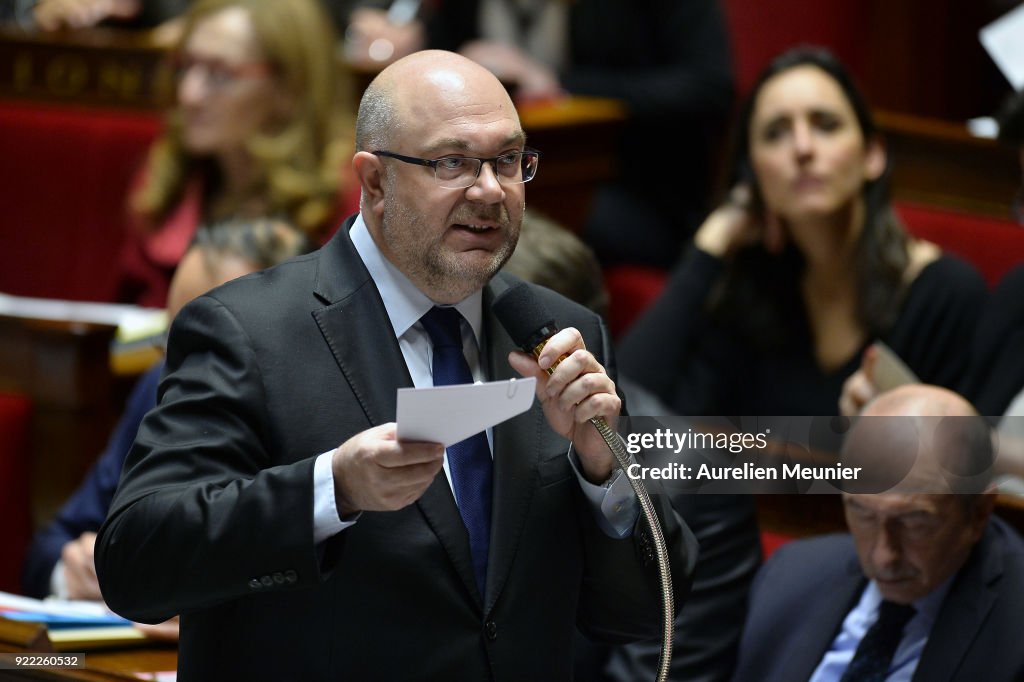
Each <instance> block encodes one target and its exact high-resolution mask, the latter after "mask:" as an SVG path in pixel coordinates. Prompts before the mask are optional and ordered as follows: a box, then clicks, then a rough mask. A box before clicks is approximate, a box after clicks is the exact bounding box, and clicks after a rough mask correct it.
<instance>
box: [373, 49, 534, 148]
mask: <svg viewBox="0 0 1024 682" xmlns="http://www.w3.org/2000/svg"><path fill="white" fill-rule="evenodd" d="M453 99H454V100H455V101H458V100H460V99H464V100H465V104H466V105H467V106H472V103H473V102H475V101H480V100H488V101H492V102H493V101H498V102H500V103H501V104H502V105H503V106H507V108H508V110H509V111H511V112H513V113H514V112H515V107H514V105H513V104H512V100H511V98H510V97H509V96H508V92H507V91H506V90H505V87H504V86H503V85H502V84H501V82H500V81H499V80H498V79H497V78H495V77H494V74H492V73H491V72H490V71H488V70H487V69H485V68H484V67H482V66H480V65H479V64H477V63H476V62H474V61H472V60H470V59H467V58H465V57H463V56H461V55H458V54H456V53H454V52H445V51H443V50H423V51H422V52H415V53H413V54H411V55H409V56H407V57H403V58H402V59H399V60H398V61H396V62H395V63H393V64H391V65H390V66H388V67H387V68H385V69H384V70H383V71H381V72H380V73H379V74H377V77H376V78H374V79H373V81H372V82H371V83H370V85H369V86H368V87H367V88H366V91H365V92H364V93H363V97H362V100H360V102H359V113H358V114H357V116H356V149H357V150H359V151H374V150H377V149H388V148H390V147H391V146H393V144H394V139H395V137H396V135H402V134H403V133H405V132H407V131H408V127H409V124H410V122H412V121H416V120H418V116H417V110H423V109H430V108H432V107H436V106H439V105H440V104H441V103H442V102H451V101H452V100H453Z"/></svg>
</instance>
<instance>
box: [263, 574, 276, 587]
mask: <svg viewBox="0 0 1024 682" xmlns="http://www.w3.org/2000/svg"><path fill="white" fill-rule="evenodd" d="M260 582H261V583H263V586H264V587H271V586H273V584H274V579H273V578H271V577H270V576H269V575H265V576H263V577H262V578H260Z"/></svg>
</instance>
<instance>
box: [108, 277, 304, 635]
mask: <svg viewBox="0 0 1024 682" xmlns="http://www.w3.org/2000/svg"><path fill="white" fill-rule="evenodd" d="M159 398H160V401H159V405H158V407H157V408H156V409H155V410H154V411H153V412H151V413H150V414H149V415H147V417H146V419H145V420H144V421H143V423H142V425H141V427H140V429H139V433H138V437H137V439H136V442H135V445H134V446H133V447H132V450H131V452H130V453H129V455H128V458H127V461H126V462H125V469H124V473H123V476H122V480H121V483H120V486H119V488H118V491H117V494H116V495H115V497H114V501H113V504H112V507H111V511H110V515H109V517H108V519H107V521H106V523H105V524H104V525H103V527H102V528H101V529H100V533H99V537H98V539H97V544H96V569H97V574H98V576H99V579H100V586H101V589H102V591H103V596H104V599H105V600H106V601H107V603H108V604H109V605H110V606H111V608H113V609H114V610H115V611H117V612H118V613H120V614H122V615H124V616H126V617H128V618H131V619H132V620H136V621H141V622H159V621H161V620H163V619H166V618H168V617H170V616H173V615H175V614H177V613H179V612H185V611H188V610H190V609H196V608H200V607H204V606H208V605H211V604H215V603H219V602H222V601H225V600H229V599H232V598H235V597H239V596H241V595H244V594H248V593H250V592H251V590H252V589H254V588H255V587H254V586H253V585H252V584H251V583H252V581H253V580H254V579H257V580H258V579H259V577H261V576H281V578H282V581H283V580H284V578H285V577H287V578H288V580H287V581H286V582H287V583H289V584H290V585H291V586H296V587H297V586H301V585H304V584H309V583H314V582H317V581H318V580H319V579H320V575H319V569H318V563H317V556H316V550H315V548H314V544H313V520H312V514H313V501H312V499H313V497H312V496H313V493H312V478H313V462H314V456H315V455H316V454H319V453H308V454H307V453H301V455H296V459H295V460H294V461H292V462H291V463H284V464H282V463H279V462H278V461H275V456H274V453H270V452H268V451H267V449H266V447H267V445H266V444H267V443H268V442H269V440H268V437H267V435H268V434H267V433H265V431H266V430H267V429H268V427H267V423H268V420H267V419H266V418H265V416H266V415H265V412H266V409H265V395H264V390H263V385H262V382H261V375H260V368H259V367H258V366H257V364H256V362H255V360H254V355H253V349H252V344H251V341H250V339H249V338H248V336H247V334H246V333H245V331H244V330H243V329H242V327H241V326H240V324H239V323H238V321H237V320H236V319H235V317H234V315H233V314H232V313H231V311H230V310H228V309H226V308H225V307H224V306H223V305H221V303H219V302H218V301H217V300H216V299H214V298H212V297H211V296H204V297H201V298H200V299H198V300H196V301H194V302H193V303H191V304H189V305H188V306H186V308H185V309H184V310H182V312H181V313H180V314H179V315H178V318H177V319H176V320H175V323H174V325H173V327H172V329H171V338H170V343H169V353H168V358H167V375H166V377H165V379H164V381H163V382H162V383H161V385H160V396H159ZM299 456H302V457H305V458H304V459H298V457H299ZM275 464H276V465H275ZM140 576H144V577H141V578H140Z"/></svg>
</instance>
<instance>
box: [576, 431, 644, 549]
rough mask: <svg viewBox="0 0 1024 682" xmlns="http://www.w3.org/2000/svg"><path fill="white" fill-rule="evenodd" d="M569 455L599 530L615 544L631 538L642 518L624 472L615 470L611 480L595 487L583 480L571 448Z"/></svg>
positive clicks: (577, 457)
mask: <svg viewBox="0 0 1024 682" xmlns="http://www.w3.org/2000/svg"><path fill="white" fill-rule="evenodd" d="M568 455H569V466H571V467H572V470H573V472H574V473H575V474H576V480H578V481H579V482H580V488H582V490H583V494H584V495H585V496H586V498H587V501H588V502H590V507H591V509H593V510H594V518H595V519H597V525H598V527H599V528H600V529H601V530H602V531H603V532H604V534H605V535H607V536H608V537H611V538H615V539H616V540H621V539H622V538H625V537H628V536H629V535H630V534H631V533H632V532H633V528H634V526H635V525H636V520H637V519H638V518H639V517H640V502H639V501H638V500H637V499H636V495H635V494H634V493H633V488H632V487H631V486H630V485H629V481H628V480H627V477H626V474H625V472H624V471H623V470H622V469H619V468H618V467H616V468H615V470H614V471H613V472H612V476H611V478H610V479H608V480H607V481H605V482H604V483H603V484H601V485H594V484H593V483H591V482H590V481H588V480H587V479H586V478H584V477H583V473H582V472H583V469H582V467H581V466H580V463H579V456H578V455H577V454H576V451H575V450H574V449H573V447H572V444H570V445H569V453H568ZM629 461H630V463H631V464H632V463H633V462H635V459H634V458H633V457H632V455H631V456H630V458H629Z"/></svg>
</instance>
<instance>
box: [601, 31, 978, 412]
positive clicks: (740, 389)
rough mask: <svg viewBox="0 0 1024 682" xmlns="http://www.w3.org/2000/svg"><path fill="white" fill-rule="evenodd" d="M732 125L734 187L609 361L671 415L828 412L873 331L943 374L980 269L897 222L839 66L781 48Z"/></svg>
mask: <svg viewBox="0 0 1024 682" xmlns="http://www.w3.org/2000/svg"><path fill="white" fill-rule="evenodd" d="M735 135H736V143H735V152H734V161H733V176H734V178H735V182H736V183H737V184H736V186H735V187H734V189H733V190H732V192H731V194H730V196H729V199H728V200H727V201H726V202H725V203H724V204H723V205H722V206H720V207H719V208H718V209H717V210H715V211H714V212H713V213H712V214H711V215H710V216H709V217H708V219H707V220H706V221H705V222H704V224H703V225H702V226H701V227H700V229H699V230H698V232H697V234H696V235H695V238H694V244H693V246H692V248H690V249H689V251H688V253H687V255H686V257H685V259H684V261H683V262H682V264H681V265H680V267H679V268H678V269H677V270H676V272H675V273H674V275H673V277H672V279H671V280H670V281H669V283H668V285H667V287H666V289H665V291H664V292H663V294H662V296H661V297H660V298H659V299H658V300H657V301H656V302H655V304H654V305H653V306H652V307H651V308H650V309H649V310H648V311H647V312H646V314H645V315H643V316H642V317H641V319H640V320H638V321H637V323H636V324H635V325H634V326H633V328H632V329H631V330H630V332H629V333H628V334H627V336H626V337H625V338H624V340H623V342H622V344H621V353H620V356H619V358H620V367H621V368H622V371H623V373H624V374H628V375H629V376H631V377H632V378H633V379H634V380H635V381H637V382H639V383H640V384H641V385H643V386H644V387H645V388H647V389H649V390H651V391H653V392H654V393H655V395H657V396H658V397H659V398H661V399H662V400H663V401H665V402H666V403H667V404H668V405H669V406H670V407H672V409H673V410H675V411H676V412H677V413H678V414H682V415H693V416H697V415H831V414H836V413H837V411H838V402H839V398H840V393H841V390H842V386H843V382H844V381H845V380H846V379H847V377H849V376H850V375H851V374H853V373H854V372H855V371H856V370H857V368H858V367H859V365H860V361H861V357H862V355H863V354H864V352H865V349H867V348H868V347H869V346H870V345H871V344H872V343H873V342H874V341H875V340H877V339H881V340H883V341H884V342H885V343H887V344H888V345H889V346H890V347H891V348H893V349H894V350H895V352H896V353H897V355H899V356H900V357H901V358H902V359H903V360H904V361H905V362H906V363H907V365H909V367H910V368H911V369H912V370H913V371H914V372H915V373H916V374H917V376H919V377H920V378H921V379H922V380H923V381H926V382H930V383H935V384H939V385H943V386H950V387H955V386H958V384H959V382H961V381H962V380H963V379H964V375H965V373H966V370H967V355H968V354H967V353H966V352H965V349H966V348H968V347H969V345H970V339H971V336H972V334H973V331H974V328H975V325H976V322H977V316H978V311H979V310H980V308H981V305H982V303H983V301H984V298H985V296H986V288H985V284H984V281H983V280H982V278H981V276H980V275H979V274H978V273H977V272H976V271H975V270H974V269H973V268H972V267H971V266H970V265H968V264H966V263H964V262H963V261H960V260H958V259H956V258H954V257H952V256H949V255H946V254H943V253H942V252H941V251H940V249H939V248H938V247H937V246H935V245H934V244H931V243H928V242H924V241H921V240H916V239H913V238H911V237H909V236H908V235H907V234H906V232H905V231H904V229H903V226H902V225H901V224H900V222H899V220H898V218H897V217H896V215H895V213H894V212H893V209H892V206H891V205H890V203H889V196H888V159H887V155H886V150H885V147H884V145H883V142H882V140H881V137H880V134H879V132H878V130H877V128H876V126H875V124H874V121H873V120H872V118H871V114H870V110H869V108H868V105H867V103H866V102H865V100H864V98H863V96H862V95H861V93H860V92H859V91H858V90H857V88H856V87H855V85H854V83H853V82H852V80H851V78H850V76H849V75H848V73H847V71H846V69H845V68H844V67H843V66H842V65H841V64H840V63H839V62H838V61H837V60H836V59H835V57H833V56H832V55H831V54H829V53H828V52H826V51H823V50H820V49H816V48H806V47H801V48H796V49H794V50H791V51H788V52H786V53H784V54H782V55H780V56H779V57H777V58H776V59H775V60H774V61H773V62H772V63H771V64H770V65H769V66H768V67H767V69H766V70H765V71H764V72H763V73H762V74H761V76H760V78H759V79H758V81H757V83H756V84H755V86H754V88H753V91H752V93H751V95H750V98H749V100H748V101H747V103H746V105H745V107H744V108H743V110H742V112H741V119H740V121H739V125H738V127H737V129H736V131H735Z"/></svg>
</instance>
